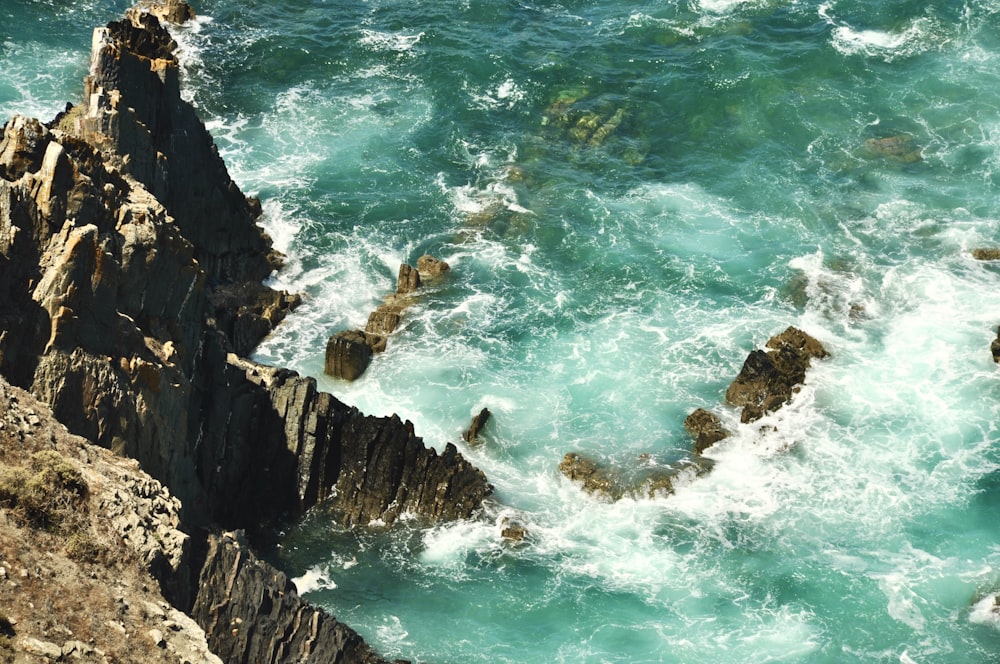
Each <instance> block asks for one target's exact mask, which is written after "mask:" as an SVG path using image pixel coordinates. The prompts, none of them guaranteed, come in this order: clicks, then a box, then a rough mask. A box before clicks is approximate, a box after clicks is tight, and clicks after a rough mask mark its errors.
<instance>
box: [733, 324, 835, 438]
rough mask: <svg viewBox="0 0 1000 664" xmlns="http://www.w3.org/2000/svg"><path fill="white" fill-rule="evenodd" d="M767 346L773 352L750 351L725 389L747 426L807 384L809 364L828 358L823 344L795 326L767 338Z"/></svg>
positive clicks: (777, 406) (774, 408)
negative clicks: (739, 409)
mask: <svg viewBox="0 0 1000 664" xmlns="http://www.w3.org/2000/svg"><path fill="white" fill-rule="evenodd" d="M767 347H768V348H770V349H771V350H769V351H763V350H754V351H751V353H750V355H749V356H747V359H746V361H745V362H744V363H743V368H742V369H741V370H740V373H739V375H738V376H737V377H736V379H735V380H734V381H733V382H732V383H731V384H730V385H729V389H727V390H726V401H728V402H729V403H731V404H732V405H734V406H742V407H743V411H742V412H741V413H740V421H741V422H744V423H746V422H753V421H754V420H759V419H760V418H762V417H763V416H764V415H766V414H767V413H769V412H771V411H774V410H777V409H778V408H780V407H781V406H783V405H784V404H785V403H787V402H788V400H789V399H791V398H792V395H793V394H794V393H795V392H797V391H798V389H799V385H801V384H802V383H803V382H805V379H806V369H808V368H809V365H810V361H811V360H812V359H814V358H815V359H821V358H824V357H827V356H828V355H829V353H828V352H827V351H826V349H825V348H823V345H822V344H821V343H820V342H818V341H816V339H813V338H812V337H811V336H809V335H808V334H806V333H805V332H803V331H802V330H799V329H797V328H794V327H789V328H788V329H786V330H785V331H784V332H782V333H781V334H777V335H775V336H773V337H771V338H770V339H768V341H767Z"/></svg>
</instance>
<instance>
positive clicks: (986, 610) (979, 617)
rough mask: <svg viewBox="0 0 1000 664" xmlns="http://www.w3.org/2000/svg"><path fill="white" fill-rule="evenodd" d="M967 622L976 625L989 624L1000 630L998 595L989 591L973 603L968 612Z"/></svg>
mask: <svg viewBox="0 0 1000 664" xmlns="http://www.w3.org/2000/svg"><path fill="white" fill-rule="evenodd" d="M969 622H972V623H975V624H977V625H990V626H991V627H994V628H995V629H997V630H1000V597H998V594H997V593H990V594H989V595H986V596H985V597H983V598H982V599H981V600H979V601H978V602H976V603H975V604H973V606H972V611H971V612H970V613H969Z"/></svg>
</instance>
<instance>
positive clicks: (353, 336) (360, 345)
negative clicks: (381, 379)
mask: <svg viewBox="0 0 1000 664" xmlns="http://www.w3.org/2000/svg"><path fill="white" fill-rule="evenodd" d="M383 348H384V344H383ZM373 352H374V351H373V350H372V347H371V346H370V345H369V344H368V337H367V336H366V335H365V333H364V332H362V331H360V330H345V331H343V332H338V333H337V334H335V335H333V336H332V337H330V339H329V341H327V342H326V361H325V363H324V366H323V370H324V371H325V372H326V373H327V374H329V375H331V376H333V377H334V378H343V379H344V380H357V379H358V378H360V377H361V375H362V374H363V373H364V372H365V370H366V369H367V368H368V365H369V364H371V361H372V353H373Z"/></svg>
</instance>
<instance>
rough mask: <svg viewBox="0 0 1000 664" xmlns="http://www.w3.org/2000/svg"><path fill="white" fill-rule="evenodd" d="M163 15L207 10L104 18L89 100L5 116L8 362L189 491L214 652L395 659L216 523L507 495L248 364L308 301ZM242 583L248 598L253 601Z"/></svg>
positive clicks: (0, 203)
mask: <svg viewBox="0 0 1000 664" xmlns="http://www.w3.org/2000/svg"><path fill="white" fill-rule="evenodd" d="M157 15H159V16H162V17H168V18H172V20H183V19H186V18H189V17H190V16H192V15H193V12H192V11H191V9H190V7H188V6H187V5H186V4H185V3H183V2H178V1H176V0H170V2H166V3H148V2H147V3H144V5H143V6H141V7H137V8H134V9H132V10H129V12H127V15H126V18H125V19H124V20H121V21H116V22H112V23H110V24H108V26H107V27H104V28H98V29H97V30H96V31H95V35H94V40H93V54H92V57H91V66H90V72H89V74H88V75H87V77H86V79H85V85H84V87H85V95H86V97H85V101H84V103H82V104H80V105H78V106H68V107H67V110H66V111H65V112H64V113H61V114H60V115H59V116H57V118H55V119H54V120H53V121H52V122H50V123H48V124H43V123H41V122H39V121H38V120H35V119H31V118H26V117H14V118H12V119H10V120H9V121H8V122H7V123H6V124H5V125H3V128H2V137H0V374H2V377H3V379H5V380H6V381H8V382H9V383H10V384H11V385H12V386H16V387H17V388H23V389H24V390H26V391H27V392H29V393H31V394H32V395H33V398H37V399H38V400H39V402H40V403H41V404H43V405H42V406H40V407H42V408H47V409H50V410H51V413H52V414H53V415H54V417H55V418H56V419H57V420H58V421H59V422H60V423H61V424H62V425H64V426H65V427H66V428H67V429H68V431H69V432H70V433H71V434H75V435H76V436H81V437H83V438H85V439H86V440H87V441H89V443H91V444H95V445H98V446H100V447H103V448H107V449H110V450H111V451H113V452H114V453H116V454H117V455H119V456H125V457H131V458H133V459H135V460H137V461H138V463H139V466H140V467H141V470H142V471H144V472H145V473H148V474H149V475H150V476H152V478H155V480H156V481H158V482H160V483H162V485H164V486H165V487H168V488H169V492H170V494H171V496H172V497H173V499H176V500H178V501H179V502H178V512H177V520H178V528H179V530H180V531H183V532H184V533H186V534H187V536H190V538H191V541H192V544H191V546H190V547H186V548H185V549H184V551H185V552H186V553H184V555H183V556H182V558H183V560H174V559H171V564H170V565H167V566H162V567H163V571H162V573H160V574H158V577H157V580H158V581H159V582H160V584H161V587H162V589H163V593H164V596H165V597H166V598H167V599H168V600H170V602H171V603H172V604H173V605H174V607H175V608H176V609H180V610H183V611H191V610H192V607H194V612H193V615H194V616H195V617H196V618H197V619H198V620H199V624H200V627H201V628H202V629H203V630H205V633H206V636H207V639H208V643H209V646H210V647H211V649H212V651H213V652H217V653H219V654H220V655H221V656H222V657H223V659H225V660H226V661H255V662H266V661H289V658H291V659H294V660H295V661H304V660H308V659H310V658H315V661H362V662H364V661H377V656H376V655H374V654H373V653H371V652H370V651H369V650H368V649H367V646H365V645H364V644H363V642H361V640H360V637H357V635H356V634H354V633H353V632H350V631H349V630H348V631H347V632H345V631H343V630H346V629H347V628H346V627H344V626H342V625H339V623H336V621H335V620H334V619H333V618H331V617H329V616H326V614H323V613H322V612H321V611H319V610H318V609H314V608H312V607H309V606H308V605H307V604H306V603H305V602H303V601H302V600H300V599H298V598H297V596H295V595H294V592H293V591H292V589H291V585H290V583H289V582H288V581H287V579H286V578H285V577H284V576H283V575H282V574H281V573H280V572H278V571H277V570H275V569H273V568H271V567H270V566H269V565H267V564H266V563H264V562H262V561H260V560H258V559H257V558H256V557H255V556H254V554H253V552H252V548H251V547H250V546H249V545H248V544H247V540H246V538H243V537H242V536H236V535H233V536H221V535H217V534H210V533H219V532H222V531H238V530H241V529H242V530H245V531H246V532H247V533H248V534H249V539H250V541H253V539H254V537H255V536H256V535H258V534H265V533H267V532H268V531H269V530H268V529H269V528H270V527H271V526H273V525H275V524H277V523H280V522H282V521H283V520H287V519H292V518H295V517H297V516H299V515H301V514H302V513H304V512H305V510H308V509H309V508H310V507H312V506H314V505H317V504H318V503H320V502H322V503H323V504H324V506H325V507H327V508H328V509H329V511H330V514H331V515H332V517H331V518H336V519H338V520H340V521H341V522H342V523H344V524H348V525H367V524H369V523H372V522H377V523H380V524H386V525H389V524H392V523H393V522H394V521H395V520H396V519H397V518H398V517H399V516H401V515H402V514H404V513H408V514H413V515H416V516H418V517H420V518H423V519H426V520H430V521H434V520H439V519H455V518H468V517H470V516H471V515H473V514H474V513H475V512H476V511H477V510H478V509H479V508H480V506H481V504H482V502H483V499H484V498H485V497H486V496H488V495H489V494H490V492H491V491H492V487H491V486H490V485H489V483H488V482H487V480H486V477H485V476H484V475H483V473H482V472H481V471H480V470H479V469H477V468H475V467H474V466H472V465H471V464H470V463H468V462H467V461H466V460H465V459H464V458H463V457H462V455H461V454H459V452H458V450H457V449H456V448H455V447H454V446H453V445H450V444H449V445H448V446H446V447H445V448H444V449H443V451H442V452H441V453H438V452H436V451H435V450H433V449H431V448H428V447H426V446H425V445H424V443H423V441H422V440H421V439H420V438H419V437H418V436H416V435H415V433H414V430H413V426H412V425H411V424H410V423H409V422H403V421H401V420H400V419H399V418H398V417H395V416H393V417H381V418H376V417H370V416H366V415H364V414H363V413H360V412H359V411H358V410H357V409H355V408H352V407H350V406H348V405H346V404H344V403H342V402H340V401H338V400H337V399H336V398H334V397H333V396H331V395H330V394H326V393H323V392H320V391H319V390H318V389H317V387H316V383H315V381H314V380H312V379H311V378H307V377H302V376H299V375H297V374H296V373H294V372H292V371H288V370H285V369H276V368H273V367H267V366H263V365H260V364H258V363H255V362H253V361H251V360H249V359H246V357H245V356H246V355H247V354H248V353H249V352H250V351H251V350H252V349H253V348H254V347H255V346H256V345H257V343H259V341H260V340H261V339H262V338H263V337H264V336H265V335H266V334H268V333H269V332H270V331H271V329H273V327H274V326H275V325H277V324H278V323H280V321H281V320H282V319H283V318H284V316H285V315H286V314H287V312H288V311H290V310H291V309H292V308H294V307H295V306H296V305H297V304H298V301H299V298H298V297H297V296H296V295H293V294H289V293H284V292H279V291H275V290H273V289H271V288H269V287H267V286H265V285H263V284H262V280H263V279H265V278H266V277H267V276H268V275H270V274H271V272H273V271H274V270H275V269H277V268H278V267H280V264H281V256H280V255H279V254H278V253H277V252H275V251H274V250H273V249H272V246H271V240H270V239H269V238H268V237H267V235H266V234H265V233H264V232H263V230H262V229H261V227H260V226H259V225H258V221H259V219H260V216H261V206H260V203H259V202H258V201H256V200H255V199H252V198H247V197H246V196H245V195H244V194H243V193H242V192H241V191H240V190H239V187H238V186H237V185H236V184H235V183H234V182H233V181H232V179H231V178H230V176H229V174H228V172H227V171H226V168H225V165H224V163H223V162H222V159H221V158H220V157H219V154H218V151H217V149H216V147H215V145H214V142H213V141H212V138H211V136H210V135H209V134H208V132H207V131H206V129H205V127H204V125H203V124H202V122H201V121H200V120H199V119H198V117H197V115H196V114H195V111H194V109H193V108H192V107H191V105H190V104H188V103H187V102H185V101H183V99H182V98H181V96H180V85H179V65H178V61H177V57H176V44H175V42H174V41H173V39H172V38H171V37H170V34H169V32H168V31H167V30H166V29H165V28H164V27H163V26H162V25H161V23H160V20H159V19H158V18H157ZM12 389H14V388H13V387H12ZM11 440H17V439H16V438H14V439H5V441H7V442H6V443H5V444H14V443H12V442H10V441H11ZM2 455H3V450H2V449H0V458H2ZM135 472H137V473H139V472H141V471H140V470H139V469H136V471H135ZM2 507H3V506H2V505H0V508H2ZM121 516H122V518H123V519H125V520H126V521H128V520H129V519H130V517H129V516H128V514H123V515H121ZM0 518H4V515H3V513H2V510H0ZM136 523H140V522H136ZM199 578H200V580H201V581H200V583H198V582H197V580H198V579H199ZM238 588H245V589H246V590H245V592H246V593H249V595H247V597H245V598H244V599H245V600H246V601H243V603H242V604H240V606H241V607H242V608H241V609H240V612H239V613H233V611H235V610H236V609H235V608H234V606H235V604H234V602H236V599H234V598H235V597H236V596H235V595H233V594H232V593H236V592H237V589H238ZM251 595H252V596H253V597H255V598H257V599H256V600H254V601H250V599H249V597H250V596H251ZM261 598H265V599H264V600H262V599H261ZM267 598H270V599H267ZM265 600H266V601H265ZM293 600H294V601H293ZM241 601H242V600H241ZM220 602H221V604H220ZM255 602H256V603H255ZM236 603H238V602H236ZM226 607H229V608H226ZM234 621H238V622H239V624H240V625H241V626H240V627H236V626H235V624H230V623H234ZM335 626H336V627H335ZM303 630H305V631H303ZM0 636H2V635H0Z"/></svg>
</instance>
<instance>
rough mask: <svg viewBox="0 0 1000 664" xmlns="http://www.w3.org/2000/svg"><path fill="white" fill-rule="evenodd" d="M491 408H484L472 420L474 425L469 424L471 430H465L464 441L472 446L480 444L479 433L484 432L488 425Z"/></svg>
mask: <svg viewBox="0 0 1000 664" xmlns="http://www.w3.org/2000/svg"><path fill="white" fill-rule="evenodd" d="M491 415H492V413H490V409H489V408H483V409H482V410H481V411H479V413H478V414H477V415H475V416H474V417H473V418H472V423H471V424H469V428H468V429H466V430H465V433H463V434H462V440H464V441H465V442H467V443H468V444H470V445H475V444H477V443H478V442H479V432H480V431H482V430H483V427H485V426H486V423H487V422H488V421H489V419H490V416H491Z"/></svg>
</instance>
